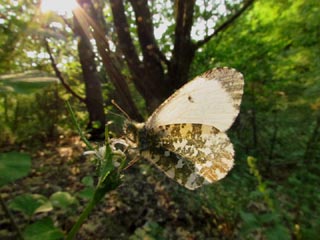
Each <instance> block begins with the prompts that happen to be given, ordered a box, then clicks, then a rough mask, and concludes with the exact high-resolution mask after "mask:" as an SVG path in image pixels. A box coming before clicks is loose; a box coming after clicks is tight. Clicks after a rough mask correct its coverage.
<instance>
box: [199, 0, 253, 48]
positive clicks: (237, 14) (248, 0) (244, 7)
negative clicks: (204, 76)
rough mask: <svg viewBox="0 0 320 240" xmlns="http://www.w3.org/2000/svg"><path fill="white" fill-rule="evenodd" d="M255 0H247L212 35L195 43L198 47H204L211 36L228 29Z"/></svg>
mask: <svg viewBox="0 0 320 240" xmlns="http://www.w3.org/2000/svg"><path fill="white" fill-rule="evenodd" d="M253 2H254V0H247V1H246V2H245V3H244V4H243V6H242V8H240V9H239V11H237V12H236V13H235V14H234V15H232V16H231V17H230V18H229V19H227V20H226V21H225V22H224V23H223V24H221V25H220V26H219V27H218V28H217V29H216V30H215V31H214V32H213V33H212V34H211V35H209V36H207V37H205V38H204V39H202V40H200V41H198V42H197V43H196V44H195V45H196V48H199V47H202V46H203V45H204V44H206V43H207V42H209V41H210V39H211V38H213V37H214V36H216V35H217V34H218V33H219V32H221V31H223V30H225V29H227V28H228V27H229V26H230V25H231V24H232V23H233V22H234V21H235V20H236V19H237V18H238V17H240V16H241V14H242V13H243V12H244V11H245V10H246V9H247V8H249V7H250V6H251V5H252V4H253Z"/></svg>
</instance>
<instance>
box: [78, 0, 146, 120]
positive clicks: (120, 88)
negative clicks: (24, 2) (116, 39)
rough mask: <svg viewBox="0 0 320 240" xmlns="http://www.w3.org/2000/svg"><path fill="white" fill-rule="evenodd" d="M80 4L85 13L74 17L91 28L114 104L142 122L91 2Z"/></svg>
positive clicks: (82, 12) (82, 11)
mask: <svg viewBox="0 0 320 240" xmlns="http://www.w3.org/2000/svg"><path fill="white" fill-rule="evenodd" d="M81 3H82V5H84V6H85V7H86V9H85V10H86V11H84V10H83V9H78V12H76V13H75V15H76V17H77V18H78V19H81V21H82V22H84V24H90V26H91V27H92V28H93V31H91V33H92V35H93V37H94V39H95V41H96V44H97V47H98V51H99V54H100V56H101V58H102V62H103V65H104V67H105V70H106V72H107V75H108V76H109V79H110V81H111V82H112V83H113V85H114V87H115V93H116V102H117V103H118V104H119V105H120V107H121V108H123V109H124V111H125V112H126V113H127V114H128V115H129V116H130V117H131V118H132V119H133V120H136V121H142V120H143V118H142V116H141V115H140V113H139V111H138V109H137V107H136V106H135V103H134V101H133V98H132V96H131V93H130V90H129V87H128V84H127V82H126V79H125V76H124V75H123V74H122V72H121V69H120V68H119V67H118V66H121V63H120V62H118V59H117V58H115V57H114V56H113V54H112V52H111V51H110V47H109V44H108V41H107V39H106V38H105V35H104V32H103V30H102V29H103V28H102V27H101V23H99V21H98V19H97V18H96V16H97V15H98V14H96V10H95V9H94V8H93V5H92V2H91V1H90V0H85V1H84V0H83V1H81ZM88 34H89V33H88Z"/></svg>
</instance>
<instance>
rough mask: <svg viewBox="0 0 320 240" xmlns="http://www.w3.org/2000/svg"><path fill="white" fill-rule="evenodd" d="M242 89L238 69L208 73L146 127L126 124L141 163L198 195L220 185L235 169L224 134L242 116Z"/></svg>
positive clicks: (175, 97)
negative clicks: (210, 185) (147, 163)
mask: <svg viewBox="0 0 320 240" xmlns="http://www.w3.org/2000/svg"><path fill="white" fill-rule="evenodd" d="M243 86H244V79H243V75H242V74H241V73H240V72H238V71H236V70H235V69H232V68H226V67H224V68H215V69H212V70H209V71H207V72H205V73H203V74H202V75H200V76H198V77H196V78H195V79H193V80H192V81H190V82H188V83H187V84H185V85H184V86H182V87H181V88H180V89H179V90H177V91H176V92H175V93H173V94H172V95H171V96H170V97H169V98H168V99H167V100H165V101H164V102H163V103H162V104H161V105H160V106H159V107H158V108H157V109H156V110H155V111H154V112H153V114H152V115H151V116H150V117H149V118H148V120H147V121H146V122H145V123H135V122H130V123H128V124H127V126H126V132H127V134H128V136H129V137H128V138H129V139H131V140H133V141H134V142H135V143H136V146H137V147H138V148H139V152H140V156H141V157H142V158H145V159H147V160H149V161H150V162H151V163H153V164H154V165H155V166H157V167H158V168H159V169H160V170H161V171H163V172H164V173H165V174H166V175H167V176H168V177H170V178H172V179H174V180H175V181H176V182H178V183H179V184H181V185H182V186H184V187H186V188H188V189H190V190H194V189H196V188H198V187H200V186H202V185H203V184H208V183H213V182H216V181H218V180H220V179H222V178H224V177H225V176H226V175H227V173H228V172H229V171H230V169H231V168H232V167H233V164H234V159H233V157H234V150H233V145H232V143H231V142H230V140H229V138H228V136H227V134H226V133H225V132H226V131H227V130H228V129H229V128H230V127H231V125H232V124H233V122H234V120H235V118H236V117H237V115H238V113H239V109H240V104H241V99H242V95H243Z"/></svg>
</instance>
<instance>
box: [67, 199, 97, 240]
mask: <svg viewBox="0 0 320 240" xmlns="http://www.w3.org/2000/svg"><path fill="white" fill-rule="evenodd" d="M95 205H96V201H95V199H94V198H93V199H92V200H91V201H90V202H89V203H88V205H87V206H86V208H85V209H84V211H83V212H82V213H81V215H80V217H79V218H78V220H77V222H76V223H75V224H74V225H73V227H72V229H71V230H70V232H69V233H68V235H67V237H66V240H72V239H74V237H75V235H76V234H77V232H78V231H79V229H80V227H81V225H82V224H83V222H84V221H85V220H86V219H87V217H88V216H89V214H90V213H91V211H92V209H93V208H94V207H95Z"/></svg>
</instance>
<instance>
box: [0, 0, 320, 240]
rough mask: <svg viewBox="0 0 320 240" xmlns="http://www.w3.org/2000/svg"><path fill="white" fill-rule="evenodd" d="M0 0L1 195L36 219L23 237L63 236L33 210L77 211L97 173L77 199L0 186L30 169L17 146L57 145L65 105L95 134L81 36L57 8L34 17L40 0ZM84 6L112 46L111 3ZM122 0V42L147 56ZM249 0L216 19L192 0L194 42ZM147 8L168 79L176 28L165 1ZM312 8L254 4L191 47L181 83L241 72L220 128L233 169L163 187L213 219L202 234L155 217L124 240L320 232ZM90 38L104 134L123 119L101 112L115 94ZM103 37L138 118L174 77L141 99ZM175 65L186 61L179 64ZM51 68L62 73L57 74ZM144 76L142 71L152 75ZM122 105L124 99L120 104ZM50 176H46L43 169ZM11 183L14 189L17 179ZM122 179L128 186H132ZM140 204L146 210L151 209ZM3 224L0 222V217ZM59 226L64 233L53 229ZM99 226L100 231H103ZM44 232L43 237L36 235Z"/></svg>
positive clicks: (318, 34) (314, 1)
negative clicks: (195, 185) (190, 184)
mask: <svg viewBox="0 0 320 240" xmlns="http://www.w3.org/2000/svg"><path fill="white" fill-rule="evenodd" d="M0 2H1V5H0V132H1V134H0V146H1V152H2V153H1V154H0V173H1V174H0V175H2V173H3V172H7V173H11V172H12V173H15V175H10V176H11V178H12V179H9V178H7V179H9V180H5V179H6V178H5V176H6V175H3V176H4V177H3V178H0V184H1V186H2V189H5V190H4V192H5V193H6V194H3V196H2V197H1V198H5V200H6V202H7V203H8V207H9V208H10V209H11V210H12V211H13V213H15V215H16V214H22V215H23V216H24V217H25V219H28V221H31V223H33V224H34V225H32V224H30V225H29V226H28V227H27V228H25V231H24V233H23V235H24V236H25V237H26V239H33V238H32V236H33V235H34V234H35V233H36V232H37V231H39V229H42V230H43V229H46V228H47V229H49V230H50V231H52V232H51V234H52V239H59V238H61V237H62V236H63V231H64V232H66V231H67V230H69V229H64V227H65V226H63V223H62V222H63V220H62V219H58V218H54V217H51V218H50V215H49V217H48V216H46V217H43V218H42V219H41V222H36V221H35V220H36V215H37V214H39V213H40V214H43V213H48V212H50V211H53V210H54V209H59V211H60V212H63V213H66V214H70V213H74V212H73V211H72V210H70V208H71V209H72V207H71V206H80V205H81V204H80V203H81V202H83V201H85V200H83V199H86V198H87V196H88V195H90V194H91V195H92V192H93V186H92V185H93V180H92V178H91V177H92V176H94V173H91V174H88V176H87V177H85V178H83V179H82V180H81V184H83V185H84V186H85V187H84V189H83V190H84V191H83V192H82V193H79V194H77V195H76V194H75V195H73V194H72V190H71V191H70V193H68V192H66V191H57V192H56V193H52V192H51V193H50V194H48V193H44V192H41V191H39V192H33V191H30V192H28V191H25V192H24V194H25V195H23V197H21V196H19V195H18V194H17V193H15V192H10V191H8V190H7V189H8V186H9V187H10V186H11V185H8V184H9V181H10V182H13V181H14V180H16V179H18V178H21V177H23V176H26V174H27V173H26V172H24V170H23V169H28V170H29V168H30V163H29V161H30V159H29V156H27V155H26V153H19V151H22V152H28V153H30V154H34V153H35V152H37V151H39V150H42V149H43V148H45V146H46V143H47V142H50V141H52V140H54V141H56V142H57V143H58V140H57V139H61V138H62V137H63V138H64V137H66V136H72V135H74V134H75V130H74V129H75V127H74V125H73V124H72V121H71V120H70V114H69V113H68V111H67V109H66V107H65V101H66V100H69V101H70V102H71V104H72V106H73V108H74V109H75V111H76V113H75V114H76V118H77V119H78V121H79V124H80V126H81V128H82V129H86V128H88V126H89V125H90V124H88V122H90V123H91V125H90V127H92V126H95V124H97V125H98V127H97V128H98V129H99V127H101V123H100V125H99V123H97V122H95V120H99V119H98V118H97V119H95V120H94V121H92V122H91V117H92V115H91V114H92V113H90V112H89V110H88V108H89V105H88V103H87V102H86V99H88V91H87V90H86V86H88V85H86V84H87V83H86V82H85V81H86V80H85V76H84V72H85V71H86V69H84V68H83V62H82V57H83V56H81V55H80V54H79V45H78V44H79V43H78V42H77V41H78V40H79V38H81V34H80V33H78V34H75V32H74V29H73V27H72V23H73V20H72V18H63V17H61V16H58V15H57V14H54V13H49V14H48V13H47V14H43V13H41V12H40V9H39V3H35V1H31V0H30V1H24V3H21V2H19V1H9V0H0ZM79 2H81V1H79ZM92 2H93V3H94V6H95V7H97V6H98V7H99V6H100V7H101V9H103V10H104V11H103V12H101V13H102V15H97V16H96V19H95V20H97V21H98V20H99V18H103V19H104V23H106V26H103V25H100V26H103V28H104V29H107V33H108V34H107V35H108V38H110V39H111V40H114V42H115V43H118V44H119V45H120V44H121V40H119V35H117V34H119V31H118V32H117V29H116V27H115V26H114V25H113V24H112V23H113V21H114V20H115V18H114V17H113V16H114V15H112V10H114V9H111V8H110V7H108V6H109V4H106V5H105V6H104V5H103V1H98V0H95V1H92ZM110 2H115V1H110ZM121 2H122V1H121ZM131 2H132V1H124V8H125V13H126V16H127V20H128V24H129V25H128V26H129V30H130V31H129V32H130V33H131V37H132V39H131V40H132V43H133V46H131V47H134V48H135V49H137V54H138V60H141V58H142V56H144V57H145V58H146V59H148V57H146V54H147V52H143V51H144V50H143V49H142V48H141V35H139V29H138V27H137V24H138V23H137V22H136V21H135V11H137V10H136V9H135V7H136V6H134V5H133V6H132V3H131ZM175 2H180V1H175ZM190 2H192V1H190ZM248 2H251V1H243V2H241V1H221V3H219V4H220V5H223V3H224V4H225V9H226V10H225V12H226V14H223V13H221V11H218V10H219V8H218V7H219V4H217V5H215V4H213V5H206V1H200V0H198V1H195V7H194V11H193V19H194V22H193V24H194V27H193V28H192V31H191V33H190V34H191V36H192V37H193V39H191V43H192V44H191V46H196V45H197V44H199V43H201V41H203V40H204V39H206V36H210V35H212V34H213V35H214V31H213V29H216V28H218V27H219V26H223V23H225V22H226V21H227V20H228V19H230V16H232V15H233V14H234V13H237V12H238V11H239V9H240V10H241V7H243V5H244V4H245V3H248ZM102 6H104V8H102ZM149 9H150V14H151V16H152V20H153V27H154V28H155V29H159V28H160V29H162V35H161V34H157V35H156V36H155V37H156V39H155V41H156V43H157V47H158V48H159V51H161V54H163V55H161V54H160V55H157V58H156V60H159V58H160V60H159V62H154V65H153V67H154V68H156V67H157V66H159V65H157V64H160V65H161V66H162V70H161V71H159V72H162V73H164V76H165V77H164V78H163V79H162V80H161V81H164V82H166V81H167V80H168V79H167V78H166V77H170V74H172V73H173V72H174V71H173V70H170V67H172V66H174V67H177V68H178V66H177V65H174V63H175V62H174V61H173V60H174V59H173V58H172V56H173V55H174V49H175V46H174V43H175V42H174V41H175V38H177V34H184V33H179V32H177V29H176V22H175V21H174V17H173V15H174V7H173V5H172V1H169V0H168V1H149ZM319 12H320V3H319V1H318V0H308V1H304V0H294V1H293V0H281V1H276V0H267V1H260V0H256V1H252V4H251V3H250V6H249V7H248V8H247V9H245V10H244V11H243V12H242V13H241V15H240V16H239V17H238V18H237V19H235V20H234V21H232V22H231V23H230V24H229V25H228V27H226V28H224V29H223V30H222V31H219V32H218V33H217V34H216V35H214V36H213V37H210V39H208V41H207V40H205V43H203V44H202V43H201V46H200V45H197V46H199V47H198V48H197V49H196V51H195V52H194V56H192V57H191V56H186V57H190V59H188V61H191V62H190V66H189V68H188V69H185V70H183V71H187V72H183V74H181V76H182V77H181V79H182V80H181V79H180V80H181V81H182V82H183V81H184V77H183V76H184V74H186V76H187V79H192V78H193V77H194V76H197V75H199V74H201V73H202V72H205V71H206V70H208V69H211V68H213V67H220V66H228V67H233V68H235V69H237V70H238V71H240V72H242V73H243V75H244V78H245V92H244V97H243V102H242V105H241V111H240V115H239V117H238V118H237V120H236V122H235V124H234V126H233V127H232V128H231V130H229V132H228V135H229V136H230V138H231V139H232V142H233V144H234V146H235V149H236V165H235V167H234V169H233V170H232V171H231V173H230V174H229V175H228V177H227V178H226V179H224V180H222V181H221V182H219V183H217V184H214V185H212V186H206V187H204V188H202V189H201V190H199V191H196V192H187V191H186V190H181V189H179V186H177V187H174V188H169V189H170V190H172V189H174V190H173V192H172V193H171V192H170V191H169V192H168V193H167V194H168V195H170V194H171V199H173V200H172V201H176V202H180V204H181V202H182V205H183V204H185V205H186V206H192V207H190V209H189V210H188V211H190V212H189V213H190V216H189V218H191V219H194V221H197V220H196V219H197V216H196V214H197V209H195V208H197V207H198V208H199V209H201V214H203V216H206V217H208V218H210V219H213V220H212V223H211V225H208V226H209V227H208V228H209V229H202V228H201V227H200V226H199V229H192V230H188V229H186V227H185V228H183V226H184V225H183V224H182V225H179V224H178V223H177V226H178V227H179V228H177V229H180V231H181V232H179V233H177V232H174V230H172V229H171V228H170V227H169V226H168V225H166V224H165V223H164V222H161V221H160V220H159V219H157V218H156V217H154V218H151V219H148V221H146V223H145V224H142V225H141V226H140V227H137V228H136V229H134V230H133V231H132V229H130V230H128V229H129V227H128V229H126V228H125V227H124V228H123V229H126V231H127V232H126V235H125V236H127V237H128V236H130V239H141V238H142V237H143V236H149V237H150V239H175V238H176V237H177V236H180V237H181V238H182V236H184V235H183V234H182V232H183V233H184V234H186V232H187V233H188V234H189V235H187V236H189V237H191V238H190V239H201V238H203V239H205V238H208V237H212V236H213V237H215V238H217V239H219V238H220V239H221V238H224V239H238V238H241V239H316V238H317V236H318V235H319V233H320V232H319V231H320V230H319V229H320V216H319V213H320V204H319V202H320V192H319V191H318V184H319V182H320V57H319V56H320V42H319V39H320V19H319ZM100 20H101V19H100ZM210 21H213V23H212V22H210ZM102 22H103V21H102ZM100 24H101V22H100ZM201 24H202V25H203V24H205V26H206V27H205V28H204V30H201V29H200V30H199V29H197V28H196V27H195V25H197V26H199V25H201ZM212 24H213V25H212ZM91 34H92V33H91ZM79 36H80V37H79ZM91 36H92V37H91V39H90V41H89V44H90V43H92V45H91V50H92V53H94V56H93V59H94V63H95V64H96V65H95V69H96V72H97V77H98V78H97V79H99V81H100V83H101V91H102V99H103V110H104V114H105V116H103V117H106V119H107V121H109V120H113V121H114V124H113V126H112V125H111V126H110V129H111V135H112V134H117V133H118V132H119V129H121V128H122V126H121V124H120V120H119V118H118V117H116V116H115V115H114V114H112V113H110V112H112V111H117V110H116V109H114V107H113V106H112V104H111V102H110V101H111V99H113V98H115V99H117V96H118V95H117V89H118V88H117V86H115V85H114V82H113V81H112V80H111V78H112V77H110V75H109V74H110V72H109V71H110V70H108V68H106V65H105V64H103V62H104V61H105V60H104V58H105V57H106V56H105V55H104V53H103V52H101V46H99V44H98V43H93V42H94V41H93V40H94V39H95V37H94V35H91ZM44 39H46V42H45V41H44ZM199 39H200V40H199ZM110 42H112V41H110ZM110 42H109V44H110V45H109V48H110V49H111V50H110V51H109V54H110V57H111V58H112V59H116V61H115V62H114V63H115V64H114V65H115V66H113V67H115V69H119V73H121V76H122V77H123V80H124V82H125V83H126V84H127V86H128V91H129V93H130V94H131V95H132V103H129V105H130V104H133V105H134V106H136V107H137V109H138V111H137V112H135V111H133V112H132V114H137V115H135V116H136V117H137V118H139V117H144V118H145V117H146V116H147V115H148V113H150V109H153V108H154V104H155V102H156V103H157V104H158V103H159V101H160V99H163V98H164V97H165V96H167V95H169V94H170V93H171V92H173V91H174V90H175V89H176V88H175V87H177V86H180V85H181V84H180V85H179V84H176V83H175V84H173V86H175V87H172V88H171V89H166V90H167V91H164V92H163V93H162V95H160V94H159V96H156V97H155V99H156V100H155V101H154V102H153V101H151V100H152V99H151V98H150V99H147V98H148V97H149V95H148V94H146V93H144V92H143V91H144V90H143V91H139V87H138V88H137V85H135V84H134V81H137V80H133V79H134V78H135V77H138V76H141V75H140V74H141V73H140V72H134V73H132V69H130V66H129V65H130V64H129V63H127V62H125V61H124V58H122V57H120V58H119V54H120V56H121V54H123V52H122V53H121V51H120V52H118V49H120V48H121V47H119V46H118V45H115V46H113V45H112V44H111V43H110ZM46 44H47V45H46ZM83 44H88V42H84V43H83ZM48 46H49V48H50V49H49V50H50V51H51V56H53V57H54V61H55V63H54V64H53V62H52V59H51V60H50V53H49V52H48ZM83 46H84V45H82V48H83ZM104 47H105V46H104ZM122 51H123V48H122ZM128 54H129V53H128ZM157 54H159V53H157ZM124 55H126V54H124ZM179 56H180V55H179ZM181 56H183V55H181ZM89 57H90V56H89ZM91 57H92V56H91ZM153 57H154V56H153V55H152V57H150V56H149V59H151V60H150V61H156V60H155V59H154V58H153ZM89 59H90V58H89ZM171 60H172V62H170V61H171ZM166 61H168V62H166ZM175 61H178V60H175ZM180 63H181V64H182V63H183V59H182V60H181V62H180ZM117 64H118V65H117ZM186 64H189V63H186ZM53 66H56V67H57V69H54V68H53ZM163 66H165V67H163ZM56 70H58V71H59V72H60V74H61V76H60V77H59V74H58V73H59V72H57V71H56ZM130 71H131V72H130ZM170 71H172V72H170ZM175 71H176V69H175ZM153 73H154V72H153ZM135 74H136V76H135ZM147 75H148V76H151V75H152V73H148V74H146V76H147ZM113 76H114V75H113ZM157 79H160V78H157ZM61 80H64V81H66V83H67V86H68V87H70V88H71V89H72V91H73V93H70V91H69V90H70V89H69V90H68V89H67V88H66V86H65V85H64V84H63V83H62V84H61ZM180 80H177V82H179V81H180ZM159 81H160V80H159ZM150 82H151V83H152V84H154V86H152V87H153V88H154V89H156V87H157V84H156V83H157V82H156V80H153V81H152V79H151V80H150ZM166 83H168V82H166ZM169 85H170V84H168V85H167V86H169ZM154 89H153V90H152V91H154ZM140 90H141V89H140ZM152 91H151V92H152ZM144 94H145V95H144ZM120 96H121V95H120ZM81 99H82V100H81ZM117 100H119V99H117ZM119 101H120V104H124V105H125V102H126V101H122V100H121V99H120V100H119ZM148 102H149V105H148ZM122 106H123V105H122ZM10 158H13V159H17V160H16V161H17V162H21V163H22V165H19V164H17V165H15V163H14V164H13V165H10V164H12V163H10V161H9V160H8V159H10ZM20 159H24V160H20ZM39 161H45V160H44V159H41V158H39V159H37V158H34V159H32V162H33V165H37V166H38V165H39ZM36 162H37V163H36ZM35 163H36V164H35ZM139 168H140V169H142V170H141V172H147V173H149V174H156V173H155V172H154V170H152V169H151V170H150V169H149V167H146V166H145V164H141V166H139ZM16 170H17V171H16ZM48 171H49V172H50V168H49V169H48ZM134 174H140V172H135V173H134ZM7 175H9V174H7ZM155 179H159V178H157V177H155ZM140 180H141V179H139V181H140ZM78 181H79V182H80V179H78ZM131 181H134V178H133V180H132V179H131ZM137 181H138V180H137ZM11 184H12V186H14V182H13V183H11ZM49 184H50V183H49ZM126 184H129V186H127V187H128V188H130V181H129V182H127V183H126ZM163 184H168V182H164V183H163ZM172 184H174V183H172ZM170 186H171V185H170ZM64 187H65V186H64ZM60 190H61V189H60ZM7 192H9V193H10V194H7ZM36 194H39V195H36ZM79 196H80V197H79ZM19 197H20V198H19ZM77 199H78V200H77ZM79 199H80V200H79ZM146 201H148V200H146ZM150 201H151V200H150ZM30 202H33V204H34V205H32V206H33V207H32V209H30V208H29V209H27V210H26V208H27V207H25V206H26V205H29V203H30ZM129 202H130V201H129ZM195 203H196V204H195ZM54 204H56V206H55V205H54ZM114 204H116V203H114ZM193 204H194V205H193ZM29 206H31V205H29ZM57 206H58V207H57ZM147 206H148V207H149V208H152V204H147ZM183 209H184V208H183ZM150 211H151V210H150ZM186 211H187V210H186ZM0 213H1V215H3V213H2V212H0ZM199 214H200V213H199ZM201 214H200V215H201ZM206 214H207V215H206ZM17 216H20V215H17ZM26 216H27V217H26ZM152 216H153V215H152ZM100 217H101V216H100ZM106 219H108V216H104V221H105V222H108V221H112V220H106ZM73 220H74V219H73ZM158 220H159V221H158ZM190 221H192V220H190ZM208 221H211V220H208ZM1 224H3V226H5V224H4V223H3V222H0V225H1ZM37 224H38V225H37ZM22 225H23V224H22ZM25 225H26V224H25ZM57 225H58V226H59V227H61V229H63V231H61V230H60V229H58V228H56V226H57ZM69 225H70V224H69ZM69 225H68V226H69ZM48 226H49V227H48ZM194 226H198V225H197V224H195V225H194ZM213 226H215V227H213ZM52 229H53V230H52ZM115 229H117V228H115ZM123 229H122V230H123ZM168 229H171V230H170V231H171V232H170V231H169V230H168ZM105 231H106V233H105V234H108V233H107V232H108V229H106V230H105ZM130 231H131V232H130ZM177 231H178V230H177ZM192 231H194V232H192ZM9 232H14V229H13V228H9V230H3V231H2V230H1V231H0V236H4V237H7V236H10V234H9ZM111 232H112V231H111ZM43 234H47V232H46V231H44V232H43ZM179 234H180V235H179ZM43 236H48V235H43ZM107 236H109V235H107ZM110 236H111V235H110ZM192 237H193V238H192ZM8 239H9V238H8ZM48 239H49V238H48ZM50 239H51V238H50ZM124 239H125V238H124Z"/></svg>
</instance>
